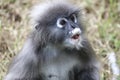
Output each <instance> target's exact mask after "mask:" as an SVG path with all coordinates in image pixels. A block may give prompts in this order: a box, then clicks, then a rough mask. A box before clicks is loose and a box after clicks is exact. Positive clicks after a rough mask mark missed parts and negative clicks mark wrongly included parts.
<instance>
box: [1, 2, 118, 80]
mask: <svg viewBox="0 0 120 80" xmlns="http://www.w3.org/2000/svg"><path fill="white" fill-rule="evenodd" d="M70 1H71V2H73V3H74V4H76V5H77V6H79V7H80V8H81V10H82V14H83V23H84V24H85V26H86V31H87V33H86V34H87V36H88V38H89V40H90V42H91V44H92V46H93V48H94V50H95V52H96V54H97V55H98V58H99V60H100V61H101V64H102V69H101V80H120V76H119V75H118V72H120V69H119V67H120V33H119V32H120V0H93V1H92V0H70ZM38 2H39V3H41V2H44V0H0V80H2V79H3V77H4V76H5V74H6V72H7V68H8V65H9V63H10V61H11V59H12V58H13V57H14V56H15V55H16V54H17V53H18V52H19V50H20V49H21V48H22V45H23V44H24V42H25V40H26V38H27V36H28V34H29V32H30V30H31V25H30V24H29V18H28V15H29V11H30V9H31V7H32V6H33V5H35V4H38ZM111 53H113V54H114V55H112V57H115V59H116V62H114V63H112V62H111V60H110V58H109V56H110V55H111ZM114 64H115V65H117V66H118V70H117V71H116V72H115V71H114V70H113V68H112V65H114ZM114 68H115V69H116V66H115V67H114ZM116 76H117V78H116ZM113 78H116V79H113Z"/></svg>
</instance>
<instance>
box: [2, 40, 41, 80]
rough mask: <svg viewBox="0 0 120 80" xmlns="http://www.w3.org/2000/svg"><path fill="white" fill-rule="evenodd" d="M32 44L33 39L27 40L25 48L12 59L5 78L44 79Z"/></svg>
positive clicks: (18, 79) (10, 79)
mask: <svg viewBox="0 0 120 80" xmlns="http://www.w3.org/2000/svg"><path fill="white" fill-rule="evenodd" d="M32 46H33V45H32V42H31V40H27V42H26V43H25V45H24V47H23V49H22V50H21V51H20V53H19V54H18V55H17V56H16V57H15V59H14V60H13V61H12V63H11V65H10V67H9V71H8V74H7V75H6V77H5V79H4V80H42V79H40V74H39V66H38V61H37V57H36V55H35V53H34V50H33V48H32Z"/></svg>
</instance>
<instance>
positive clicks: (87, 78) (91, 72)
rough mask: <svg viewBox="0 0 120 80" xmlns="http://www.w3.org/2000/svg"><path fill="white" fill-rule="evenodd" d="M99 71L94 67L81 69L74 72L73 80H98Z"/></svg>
mask: <svg viewBox="0 0 120 80" xmlns="http://www.w3.org/2000/svg"><path fill="white" fill-rule="evenodd" d="M99 78H100V77H99V71H98V70H97V69H96V68H94V67H93V68H87V69H82V70H81V71H80V72H78V73H76V77H75V80H100V79H99Z"/></svg>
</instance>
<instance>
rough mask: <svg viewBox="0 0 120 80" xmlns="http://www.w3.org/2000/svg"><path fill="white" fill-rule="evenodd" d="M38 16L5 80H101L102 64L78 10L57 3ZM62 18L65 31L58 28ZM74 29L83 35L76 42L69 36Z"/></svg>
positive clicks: (34, 17)
mask: <svg viewBox="0 0 120 80" xmlns="http://www.w3.org/2000/svg"><path fill="white" fill-rule="evenodd" d="M54 4H55V3H54ZM36 7H37V6H36ZM36 7H35V8H36ZM42 7H43V6H42ZM35 8H33V9H35ZM38 8H41V7H40V6H39V7H38ZM33 11H35V10H33ZM38 13H39V10H38ZM38 13H34V12H32V13H31V18H32V21H34V22H33V26H34V28H35V29H34V30H33V31H32V32H31V35H30V37H29V38H28V40H27V41H26V43H25V45H24V46H23V48H22V50H21V51H20V53H19V54H18V55H17V56H16V57H15V58H14V60H13V61H12V63H11V65H10V67H9V71H8V74H7V75H6V77H5V79H4V80H100V79H99V63H98V61H97V58H96V55H95V53H94V51H93V49H92V47H91V45H90V44H89V41H88V40H87V38H85V35H84V30H83V26H82V24H81V22H80V19H79V18H80V17H79V9H78V8H76V7H75V6H73V5H71V4H67V3H66V4H65V3H56V5H54V6H51V4H49V5H48V7H47V8H45V11H44V13H41V14H40V13H39V14H38ZM71 14H75V15H76V16H77V20H78V22H77V23H73V22H71V21H70V19H69V18H70V15H71ZM36 16H37V17H36ZM61 17H65V18H66V19H67V20H68V23H67V24H66V25H65V27H64V28H63V29H60V28H59V27H57V25H56V22H57V19H59V18H61ZM68 24H69V25H68ZM73 26H74V27H76V28H77V31H79V30H78V28H79V29H80V31H81V32H77V33H76V32H74V33H75V34H78V33H79V34H80V37H79V38H78V39H75V40H73V39H71V36H73V35H72V34H69V32H72V31H73V30H74V28H73ZM75 31H76V30H75Z"/></svg>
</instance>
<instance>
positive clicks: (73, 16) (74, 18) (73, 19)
mask: <svg viewBox="0 0 120 80" xmlns="http://www.w3.org/2000/svg"><path fill="white" fill-rule="evenodd" d="M71 20H72V21H73V22H74V23H77V17H76V15H75V14H73V15H71Z"/></svg>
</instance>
